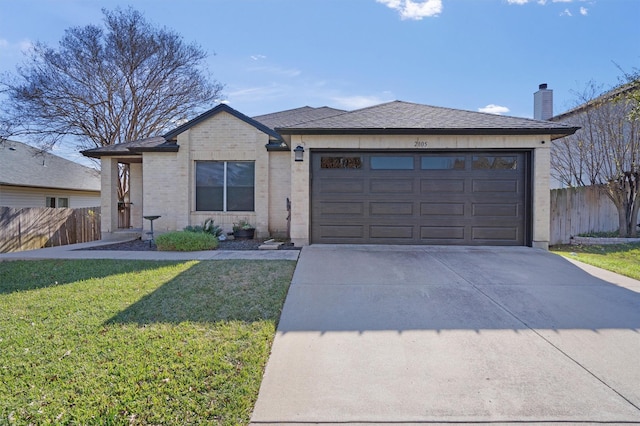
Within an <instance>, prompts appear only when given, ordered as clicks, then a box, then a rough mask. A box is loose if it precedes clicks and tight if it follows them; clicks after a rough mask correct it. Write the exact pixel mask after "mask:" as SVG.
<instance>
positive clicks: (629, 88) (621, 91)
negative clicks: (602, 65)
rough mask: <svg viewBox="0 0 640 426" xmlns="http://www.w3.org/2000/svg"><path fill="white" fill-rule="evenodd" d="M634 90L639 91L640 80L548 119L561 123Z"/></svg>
mask: <svg viewBox="0 0 640 426" xmlns="http://www.w3.org/2000/svg"><path fill="white" fill-rule="evenodd" d="M635 90H640V80H635V81H632V82H630V83H625V84H622V85H620V86H617V87H615V88H613V89H611V90H609V91H608V92H605V93H603V94H602V95H600V96H598V97H596V98H595V99H592V100H590V101H588V102H585V103H583V104H580V105H578V106H576V107H575V108H572V109H570V110H569V111H565V112H563V113H562V114H558V115H555V116H553V117H551V118H550V120H551V121H562V120H565V119H567V118H569V117H571V116H572V115H575V114H578V113H580V112H582V111H585V110H587V109H589V108H591V107H594V106H598V105H600V104H603V103H605V102H609V101H612V100H615V99H616V97H620V98H624V96H625V95H627V94H628V93H630V92H633V91H635Z"/></svg>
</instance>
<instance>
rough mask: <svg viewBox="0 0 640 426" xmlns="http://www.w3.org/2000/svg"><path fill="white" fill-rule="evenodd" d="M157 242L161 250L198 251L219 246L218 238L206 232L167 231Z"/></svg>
mask: <svg viewBox="0 0 640 426" xmlns="http://www.w3.org/2000/svg"><path fill="white" fill-rule="evenodd" d="M155 242H156V247H157V248H158V250H160V251H198V250H215V249H217V248H218V238H217V237H216V236H214V235H212V234H208V233H205V232H182V231H174V232H167V233H166V234H162V235H159V236H158V237H157V238H156V239H155Z"/></svg>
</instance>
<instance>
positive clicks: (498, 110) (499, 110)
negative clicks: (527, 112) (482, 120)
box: [478, 104, 510, 115]
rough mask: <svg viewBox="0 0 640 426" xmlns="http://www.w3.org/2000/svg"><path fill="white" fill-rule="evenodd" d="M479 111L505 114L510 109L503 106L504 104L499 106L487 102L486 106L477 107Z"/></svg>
mask: <svg viewBox="0 0 640 426" xmlns="http://www.w3.org/2000/svg"><path fill="white" fill-rule="evenodd" d="M478 111H479V112H486V113H489V114H498V115H500V114H506V113H508V112H509V111H510V110H509V108H507V107H505V106H500V105H494V104H489V105H487V106H486V107H483V108H478Z"/></svg>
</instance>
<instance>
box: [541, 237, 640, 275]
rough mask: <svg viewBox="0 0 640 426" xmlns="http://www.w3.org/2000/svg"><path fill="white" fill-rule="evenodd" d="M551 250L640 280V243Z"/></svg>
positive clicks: (572, 246)
mask: <svg viewBox="0 0 640 426" xmlns="http://www.w3.org/2000/svg"><path fill="white" fill-rule="evenodd" d="M551 251H553V252H554V253H558V254H560V255H562V256H565V257H567V258H570V259H575V260H579V261H580V262H584V263H588V264H589V265H593V266H597V267H599V268H602V269H607V270H609V271H612V272H616V273H618V274H621V275H626V276H627V277H631V278H634V279H636V280H640V244H638V243H635V244H613V245H601V246H587V245H585V246H582V245H570V246H556V247H551Z"/></svg>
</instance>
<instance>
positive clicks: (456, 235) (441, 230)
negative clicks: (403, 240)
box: [420, 226, 464, 240]
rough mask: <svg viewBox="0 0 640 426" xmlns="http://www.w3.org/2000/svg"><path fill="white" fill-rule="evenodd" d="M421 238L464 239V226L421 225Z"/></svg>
mask: <svg viewBox="0 0 640 426" xmlns="http://www.w3.org/2000/svg"><path fill="white" fill-rule="evenodd" d="M420 238H421V239H432V240H433V239H438V240H464V226H421V227H420Z"/></svg>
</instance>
